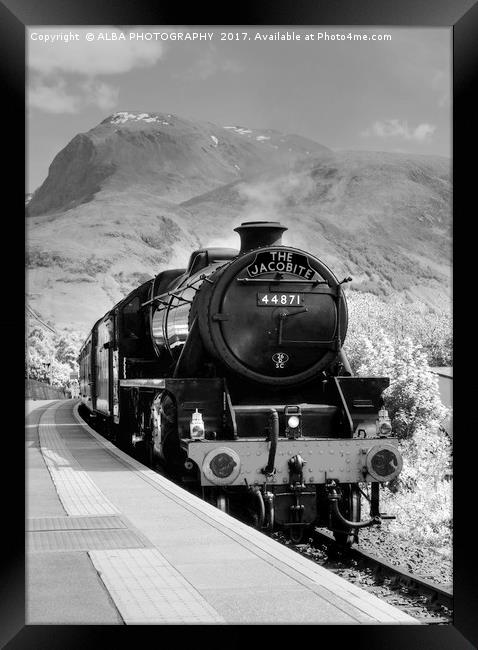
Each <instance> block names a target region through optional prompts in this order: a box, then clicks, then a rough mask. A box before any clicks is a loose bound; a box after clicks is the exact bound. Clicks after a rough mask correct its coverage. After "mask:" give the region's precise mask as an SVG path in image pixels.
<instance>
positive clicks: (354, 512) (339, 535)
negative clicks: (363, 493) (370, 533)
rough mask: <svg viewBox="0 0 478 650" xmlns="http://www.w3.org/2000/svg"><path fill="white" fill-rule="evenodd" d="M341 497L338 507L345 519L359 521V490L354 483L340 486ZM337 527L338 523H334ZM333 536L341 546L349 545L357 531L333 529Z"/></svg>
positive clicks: (355, 537)
mask: <svg viewBox="0 0 478 650" xmlns="http://www.w3.org/2000/svg"><path fill="white" fill-rule="evenodd" d="M341 489H342V499H341V501H340V502H339V508H340V512H341V513H342V515H343V516H344V517H345V519H348V520H349V521H360V517H361V506H360V491H359V489H358V487H357V486H356V485H346V486H345V485H343V486H342V488H341ZM334 525H335V526H336V527H337V528H339V526H340V524H338V523H337V524H334ZM334 538H335V540H336V542H338V543H339V544H340V545H341V546H347V547H350V546H352V545H353V543H354V542H355V541H356V539H357V533H356V532H354V531H353V530H351V529H348V530H334Z"/></svg>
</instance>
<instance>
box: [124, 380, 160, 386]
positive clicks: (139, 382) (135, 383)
mask: <svg viewBox="0 0 478 650" xmlns="http://www.w3.org/2000/svg"><path fill="white" fill-rule="evenodd" d="M119 384H120V388H164V387H165V386H166V382H165V380H164V379H120V382H119Z"/></svg>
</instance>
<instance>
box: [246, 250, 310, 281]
mask: <svg viewBox="0 0 478 650" xmlns="http://www.w3.org/2000/svg"><path fill="white" fill-rule="evenodd" d="M247 272H248V274H249V275H250V277H251V278H255V277H257V276H259V275H263V274H264V273H291V274H292V275H298V276H299V277H301V278H305V279H306V280H312V279H313V278H314V275H315V271H314V269H311V268H310V266H309V260H308V259H307V257H306V256H305V255H301V254H300V253H292V252H290V251H261V252H260V253H257V254H256V257H255V259H254V261H253V262H252V264H249V266H248V267H247Z"/></svg>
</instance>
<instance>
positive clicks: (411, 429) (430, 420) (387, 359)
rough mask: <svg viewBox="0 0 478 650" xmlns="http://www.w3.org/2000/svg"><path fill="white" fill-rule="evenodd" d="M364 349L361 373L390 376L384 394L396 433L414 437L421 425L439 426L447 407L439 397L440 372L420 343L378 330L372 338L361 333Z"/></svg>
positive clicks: (432, 429)
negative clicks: (428, 358)
mask: <svg viewBox="0 0 478 650" xmlns="http://www.w3.org/2000/svg"><path fill="white" fill-rule="evenodd" d="M361 352H362V355H363V356H362V360H361V362H360V364H359V366H358V368H356V372H357V374H358V375H361V376H374V375H376V376H381V375H382V376H386V377H390V386H389V388H387V389H386V390H385V391H384V393H383V397H384V401H385V408H386V409H387V410H388V411H389V415H390V418H391V420H392V426H393V430H394V432H395V434H396V435H397V436H398V437H399V438H411V437H412V436H413V435H414V433H415V432H416V431H417V430H418V429H419V428H420V427H424V428H426V429H428V430H429V431H434V430H435V429H438V427H439V425H440V422H442V421H443V419H444V418H445V416H446V415H447V412H448V409H446V408H445V406H443V404H442V402H441V399H440V392H439V388H438V376H437V375H436V374H435V373H433V372H432V371H431V370H430V366H429V365H428V361H427V358H426V355H425V354H424V353H423V352H422V350H421V348H420V346H418V345H415V344H414V343H413V342H412V341H411V339H410V338H408V337H406V338H404V339H403V340H402V341H401V342H398V343H395V344H394V343H393V341H392V340H391V339H390V337H389V336H387V335H386V334H385V333H384V332H383V331H382V330H379V331H378V332H377V333H376V335H375V336H374V338H373V340H371V339H370V338H368V337H365V336H363V337H362V346H361Z"/></svg>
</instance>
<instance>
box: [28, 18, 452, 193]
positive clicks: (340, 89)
mask: <svg viewBox="0 0 478 650" xmlns="http://www.w3.org/2000/svg"><path fill="white" fill-rule="evenodd" d="M222 33H227V34H229V39H231V40H228V37H227V36H226V39H225V40H222V39H221V34H222ZM287 33H288V34H289V37H290V38H289V40H277V37H278V36H280V35H286V34H287ZM194 34H196V38H195V39H194V40H193V38H192V37H193V36H194ZM179 35H182V40H180V39H179V38H178V37H179ZM186 35H189V36H186ZM199 35H201V38H199ZM349 35H350V36H349ZM363 35H366V36H367V40H365V39H364V38H363ZM264 36H266V37H269V36H271V37H272V38H271V39H269V38H267V39H266V40H264V39H263V38H262V37H264ZM297 36H299V37H300V39H297V38H296V37H297ZM337 36H339V38H337ZM359 36H361V37H362V38H361V39H360V40H359V38H358V37H359ZM388 36H390V38H388ZM231 37H232V38H231ZM354 38H355V40H352V39H354ZM451 38H452V35H451V29H449V28H440V29H434V28H423V29H421V28H420V29H419V28H389V27H376V26H374V27H358V26H353V27H351V28H347V27H346V26H344V27H335V26H334V27H323V26H318V27H311V26H309V27H306V28H297V27H289V28H286V27H283V26H282V27H280V28H277V27H270V28H267V27H262V26H261V27H260V28H255V27H251V26H247V27H235V26H230V25H228V26H226V27H224V28H220V27H216V26H214V27H204V26H200V27H188V28H181V27H166V28H165V27H164V26H161V27H155V26H151V25H148V26H100V27H92V26H87V27H86V28H85V27H76V26H55V27H51V28H46V27H45V26H40V27H29V29H28V33H27V65H28V69H27V142H28V150H27V161H28V169H27V177H26V191H27V192H33V191H34V190H35V189H36V188H37V187H39V186H40V185H41V183H42V182H43V181H44V180H45V178H46V176H47V174H48V167H49V165H50V163H51V162H52V160H53V158H54V156H55V155H56V154H57V153H58V152H59V151H60V150H61V149H63V147H65V146H66V145H67V144H68V142H69V141H70V140H71V139H72V138H73V137H74V136H75V135H77V134H78V133H82V132H86V131H89V130H90V129H92V128H93V127H95V126H96V125H97V124H98V123H99V122H101V121H102V120H103V119H105V118H106V117H107V116H109V115H111V114H112V113H115V112H118V111H130V112H132V111H140V112H161V113H174V114H176V115H179V116H181V117H184V118H187V119H192V120H202V121H208V122H213V123H215V124H218V125H222V126H225V125H239V126H247V127H250V128H257V129H261V128H263V129H277V130H279V131H282V132H285V133H296V134H298V135H302V136H305V137H308V138H312V139H313V140H316V141H317V142H319V143H321V144H323V145H326V146H328V147H330V148H331V149H336V150H340V149H353V150H373V151H392V152H393V151H396V152H405V153H419V154H428V155H441V156H450V155H451V99H450V98H451V79H452V77H451V65H452V60H451V44H452V42H451Z"/></svg>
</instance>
